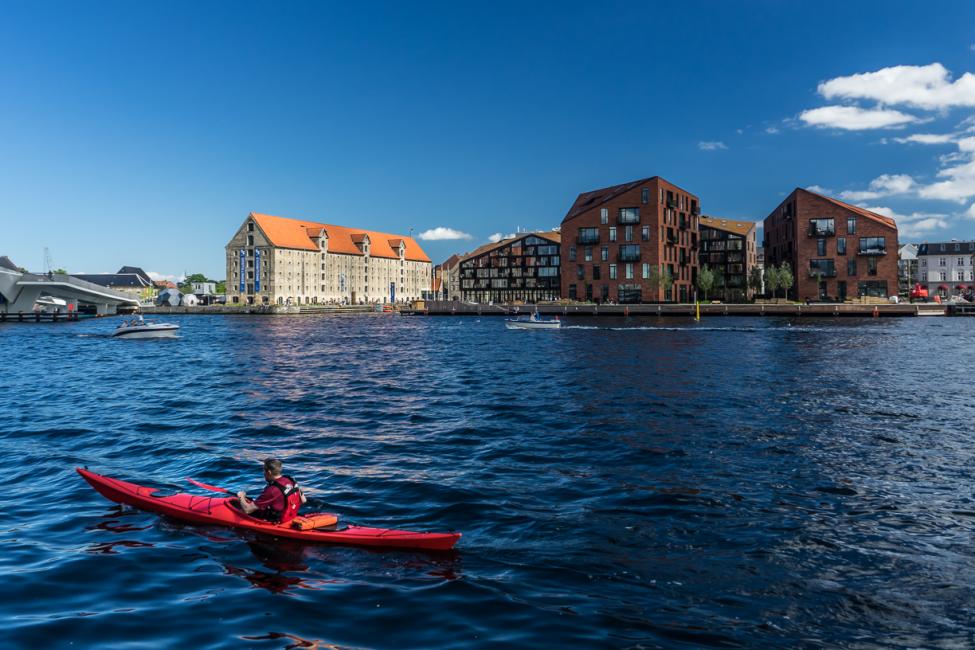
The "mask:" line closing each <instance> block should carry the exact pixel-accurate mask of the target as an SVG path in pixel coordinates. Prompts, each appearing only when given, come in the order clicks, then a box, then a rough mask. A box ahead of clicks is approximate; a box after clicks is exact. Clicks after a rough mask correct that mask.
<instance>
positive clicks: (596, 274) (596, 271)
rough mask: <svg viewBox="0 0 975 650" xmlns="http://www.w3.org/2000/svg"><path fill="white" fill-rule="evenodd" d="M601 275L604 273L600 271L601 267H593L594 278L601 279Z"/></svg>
mask: <svg viewBox="0 0 975 650" xmlns="http://www.w3.org/2000/svg"><path fill="white" fill-rule="evenodd" d="M601 275H602V271H600V267H598V266H594V267H592V279H593V280H599V279H600V276H601Z"/></svg>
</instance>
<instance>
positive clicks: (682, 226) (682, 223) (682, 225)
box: [677, 214, 691, 230]
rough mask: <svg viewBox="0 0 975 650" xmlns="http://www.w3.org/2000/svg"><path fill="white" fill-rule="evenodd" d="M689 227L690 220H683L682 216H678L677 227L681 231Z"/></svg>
mask: <svg viewBox="0 0 975 650" xmlns="http://www.w3.org/2000/svg"><path fill="white" fill-rule="evenodd" d="M690 225H691V224H690V220H689V219H687V218H685V217H684V215H683V214H682V215H680V219H679V220H678V221H677V227H678V228H680V229H681V230H687V228H688V226H690Z"/></svg>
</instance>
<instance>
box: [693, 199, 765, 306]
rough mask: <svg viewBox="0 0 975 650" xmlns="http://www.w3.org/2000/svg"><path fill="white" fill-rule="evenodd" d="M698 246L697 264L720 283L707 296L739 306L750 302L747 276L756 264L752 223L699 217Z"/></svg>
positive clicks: (755, 227) (755, 228)
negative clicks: (716, 275) (699, 237)
mask: <svg viewBox="0 0 975 650" xmlns="http://www.w3.org/2000/svg"><path fill="white" fill-rule="evenodd" d="M698 226H699V228H700V231H701V232H700V235H701V246H700V250H699V251H698V263H699V264H700V266H701V267H704V265H705V264H707V266H708V268H709V269H710V270H712V271H714V272H715V273H718V274H720V282H719V283H716V284H715V286H714V289H713V290H712V291H710V292H709V295H710V297H712V298H718V299H720V300H726V301H735V302H741V301H743V300H745V299H746V298H751V297H752V294H753V293H754V291H753V290H752V289H750V288H749V287H748V274H749V273H751V270H752V269H753V268H755V265H756V264H757V263H758V258H757V254H758V251H757V247H756V243H755V231H756V230H757V229H758V228H757V224H756V223H755V222H754V221H742V220H740V219H722V218H720V217H701V218H700V220H699V224H698Z"/></svg>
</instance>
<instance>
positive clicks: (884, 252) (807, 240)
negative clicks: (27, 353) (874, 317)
mask: <svg viewBox="0 0 975 650" xmlns="http://www.w3.org/2000/svg"><path fill="white" fill-rule="evenodd" d="M764 225H765V228H764V230H765V238H764V246H765V266H766V268H768V267H769V266H773V265H774V266H779V265H781V264H782V262H789V264H790V265H791V266H792V272H793V274H794V276H795V283H794V284H793V286H792V291H791V293H790V297H795V298H798V299H799V300H806V299H812V300H816V299H822V298H827V297H828V298H836V299H839V300H846V299H847V298H856V297H859V296H873V297H878V298H886V297H888V296H891V295H895V294H897V223H896V222H895V221H894V220H893V219H891V218H889V217H885V216H883V215H880V214H877V213H876V212H870V211H869V210H864V209H863V208H859V207H857V206H855V205H850V204H849V203H844V202H843V201H838V200H836V199H833V198H830V197H828V196H822V195H820V194H816V193H814V192H810V191H809V190H804V189H799V188H797V189H796V190H795V191H794V192H792V194H790V195H789V196H788V197H787V198H786V199H785V200H784V201H783V202H782V203H781V204H779V206H778V207H777V208H775V210H773V211H772V214H770V215H769V216H768V217H766V218H765V224H764Z"/></svg>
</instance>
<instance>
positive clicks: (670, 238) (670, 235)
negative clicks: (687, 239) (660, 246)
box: [667, 228, 677, 244]
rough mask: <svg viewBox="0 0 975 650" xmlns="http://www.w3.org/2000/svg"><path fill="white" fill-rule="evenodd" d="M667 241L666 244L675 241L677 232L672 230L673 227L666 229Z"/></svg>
mask: <svg viewBox="0 0 975 650" xmlns="http://www.w3.org/2000/svg"><path fill="white" fill-rule="evenodd" d="M667 243H668V244H676V243H677V234H676V233H675V232H674V230H673V228H668V229H667Z"/></svg>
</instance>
